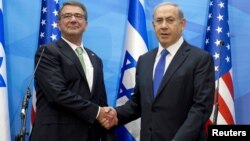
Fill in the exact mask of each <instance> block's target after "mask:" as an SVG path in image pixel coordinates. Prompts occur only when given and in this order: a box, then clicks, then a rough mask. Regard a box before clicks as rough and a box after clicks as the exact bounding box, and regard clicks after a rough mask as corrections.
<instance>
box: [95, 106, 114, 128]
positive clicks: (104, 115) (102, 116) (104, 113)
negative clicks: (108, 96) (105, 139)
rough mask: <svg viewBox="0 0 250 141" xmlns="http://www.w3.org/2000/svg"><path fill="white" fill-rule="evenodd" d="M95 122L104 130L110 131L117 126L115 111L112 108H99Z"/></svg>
mask: <svg viewBox="0 0 250 141" xmlns="http://www.w3.org/2000/svg"><path fill="white" fill-rule="evenodd" d="M97 120H98V122H99V123H100V124H101V125H102V126H103V127H104V128H106V129H110V128H111V127H113V126H115V125H117V124H118V118H117V113H116V110H115V109H114V108H112V107H100V112H99V115H98V117H97Z"/></svg>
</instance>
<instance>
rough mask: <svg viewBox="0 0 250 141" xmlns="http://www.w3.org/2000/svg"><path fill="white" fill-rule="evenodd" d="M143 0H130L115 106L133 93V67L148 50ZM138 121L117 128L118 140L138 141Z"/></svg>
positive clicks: (123, 102) (134, 67) (122, 102)
mask: <svg viewBox="0 0 250 141" xmlns="http://www.w3.org/2000/svg"><path fill="white" fill-rule="evenodd" d="M144 9H145V8H144V0H130V3H129V12H128V22H127V31H126V39H125V48H126V50H125V55H124V61H123V66H122V68H121V78H120V84H119V93H118V96H117V101H116V106H120V105H123V104H125V102H126V101H128V100H129V99H130V97H131V95H133V92H134V87H135V71H136V70H135V69H136V64H137V60H138V58H139V56H140V55H142V54H144V53H146V52H147V51H148V48H147V30H146V18H145V12H144ZM140 123H141V120H140V119H137V120H135V121H132V122H130V123H128V124H126V125H125V126H123V127H119V128H117V130H116V132H117V137H118V140H119V141H139V140H140V126H141V125H140Z"/></svg>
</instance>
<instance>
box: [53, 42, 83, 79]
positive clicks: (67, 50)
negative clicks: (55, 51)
mask: <svg viewBox="0 0 250 141" xmlns="http://www.w3.org/2000/svg"><path fill="white" fill-rule="evenodd" d="M57 44H58V47H59V48H60V51H61V52H62V53H63V54H64V55H65V56H66V57H67V58H68V59H69V60H71V61H72V62H73V63H74V64H75V66H76V68H77V70H78V71H79V73H80V74H81V76H82V77H83V78H84V79H85V80H86V82H87V79H86V76H85V73H84V70H83V68H82V65H81V62H80V60H79V59H78V57H77V55H76V53H75V52H74V50H72V48H71V47H70V46H69V45H68V44H67V43H66V42H65V41H64V40H63V39H60V40H58V42H57Z"/></svg>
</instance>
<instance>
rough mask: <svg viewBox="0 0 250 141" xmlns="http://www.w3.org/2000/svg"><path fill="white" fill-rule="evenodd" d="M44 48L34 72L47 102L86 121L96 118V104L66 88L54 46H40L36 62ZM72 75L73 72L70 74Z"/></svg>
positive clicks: (60, 60)
mask: <svg viewBox="0 0 250 141" xmlns="http://www.w3.org/2000/svg"><path fill="white" fill-rule="evenodd" d="M43 48H45V50H44V53H43V56H42V59H41V61H40V64H39V67H38V68H37V71H36V73H35V80H36V84H37V85H39V87H40V89H41V91H42V93H44V95H45V97H46V99H47V101H48V102H49V104H52V105H55V106H57V107H58V108H60V109H64V110H67V111H69V112H71V113H72V114H75V115H77V116H78V117H80V118H82V119H83V120H85V121H86V122H89V123H93V122H94V121H95V120H96V115H97V112H98V105H96V104H94V103H92V102H90V101H89V100H86V99H84V98H83V97H81V96H80V95H79V94H77V93H75V92H72V91H71V90H70V89H68V87H69V86H68V85H67V81H66V80H65V78H64V76H63V70H62V69H61V65H62V59H61V58H60V57H62V56H61V55H59V51H58V49H57V47H55V46H46V47H40V48H39V50H38V51H37V54H36V57H35V59H36V62H37V61H38V58H39V57H40V56H41V51H42V49H43ZM72 75H73V74H72Z"/></svg>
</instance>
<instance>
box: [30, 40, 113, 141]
mask: <svg viewBox="0 0 250 141" xmlns="http://www.w3.org/2000/svg"><path fill="white" fill-rule="evenodd" d="M85 49H86V51H87V53H88V56H89V58H90V60H91V63H92V65H93V69H94V77H93V88H92V92H91V91H90V88H89V86H88V83H87V79H86V76H85V73H84V71H83V68H82V66H81V63H80V61H79V59H78V58H77V55H76V53H75V52H74V51H73V50H72V48H71V47H70V46H69V45H68V44H67V43H66V42H65V41H64V40H62V39H60V40H59V41H57V42H55V43H50V44H47V45H45V46H43V47H40V48H39V50H38V51H37V54H36V57H35V59H36V63H37V62H38V59H39V57H40V56H41V52H42V50H44V53H43V56H42V59H41V61H40V64H39V66H38V68H37V71H36V73H35V81H36V90H37V103H36V108H37V109H36V119H35V124H34V127H33V130H32V133H31V137H30V139H31V141H100V138H101V137H102V138H103V139H104V138H105V139H104V140H106V139H107V138H106V137H107V136H109V137H112V133H111V131H107V130H104V129H103V128H102V127H101V126H100V125H99V124H98V122H97V121H96V116H97V113H98V106H99V105H100V106H107V97H106V91H105V86H104V80H103V65H102V61H101V59H100V58H99V57H98V56H97V55H96V54H95V53H94V52H92V51H90V50H89V49H87V48H85ZM109 132H110V133H109ZM106 135H107V136H106Z"/></svg>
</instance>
